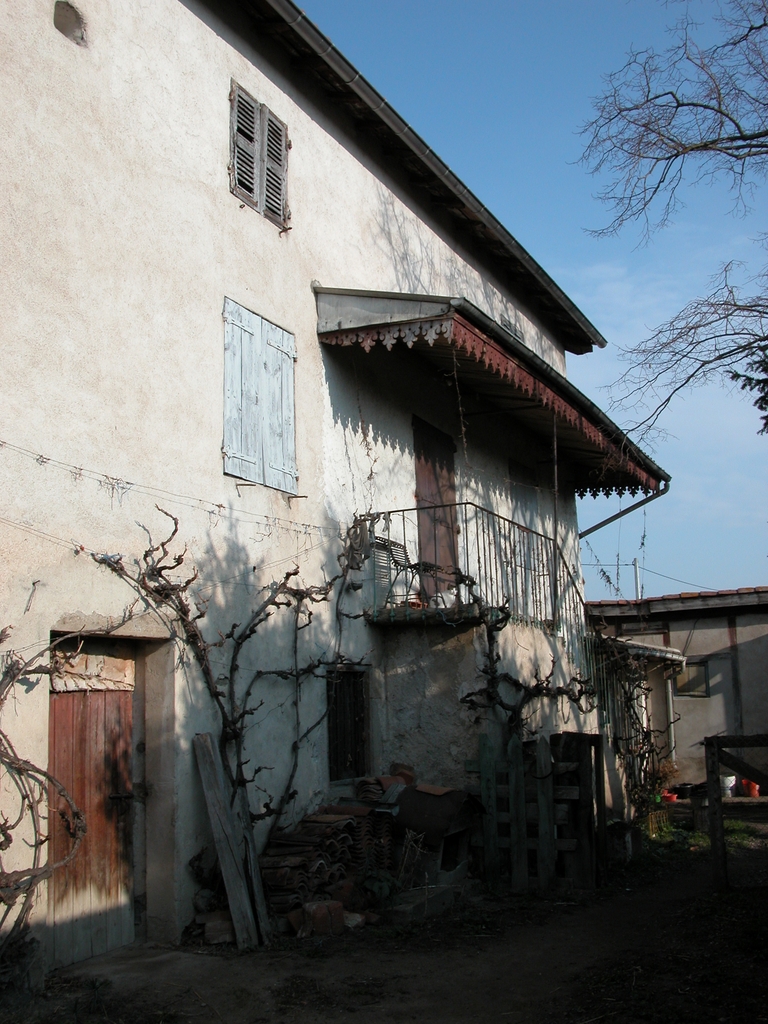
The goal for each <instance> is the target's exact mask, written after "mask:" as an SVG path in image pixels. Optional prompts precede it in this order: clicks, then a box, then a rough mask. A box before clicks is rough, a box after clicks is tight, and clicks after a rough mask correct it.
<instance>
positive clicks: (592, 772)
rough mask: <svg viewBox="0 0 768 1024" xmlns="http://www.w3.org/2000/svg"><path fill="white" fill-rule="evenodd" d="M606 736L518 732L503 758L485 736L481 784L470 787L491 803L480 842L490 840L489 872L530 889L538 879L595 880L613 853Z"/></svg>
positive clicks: (474, 765)
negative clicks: (524, 735) (609, 848)
mask: <svg viewBox="0 0 768 1024" xmlns="http://www.w3.org/2000/svg"><path fill="white" fill-rule="evenodd" d="M602 742H603V738H602V736H598V735H585V734H583V733H568V732H564V733H556V734H554V735H553V736H551V737H550V739H549V740H547V739H545V738H543V737H542V738H540V739H539V740H535V741H531V742H526V743H523V742H522V741H521V740H520V739H519V738H518V737H513V738H512V739H511V740H510V741H509V744H508V745H507V750H506V758H505V759H503V760H501V761H500V760H498V759H497V757H496V755H495V753H494V749H493V746H492V744H491V741H490V739H489V737H488V736H485V735H483V736H481V737H480V746H479V751H478V758H477V761H467V762H466V769H467V771H468V772H477V773H478V774H479V776H480V785H479V786H470V787H468V790H469V792H471V793H475V795H477V796H479V797H480V800H481V801H482V804H483V809H484V811H485V813H484V815H483V825H482V831H480V832H478V833H476V834H475V835H474V836H473V839H472V844H473V846H475V847H478V848H482V861H483V865H484V872H485V879H486V881H487V882H488V883H490V884H491V885H493V884H496V883H497V882H499V880H500V879H501V877H502V876H508V878H509V883H510V886H511V888H512V889H513V890H515V891H518V892H522V891H524V890H526V889H527V888H528V886H529V884H531V880H532V879H535V880H536V884H538V887H539V889H541V890H543V891H547V890H550V889H552V888H554V887H555V886H556V885H557V884H558V880H559V879H568V880H570V884H571V885H572V886H574V887H576V888H580V889H589V888H593V887H594V886H595V884H596V883H597V881H598V879H599V878H601V877H602V874H603V872H604V865H605V860H606V832H605V783H604V778H605V777H604V771H603V746H602Z"/></svg>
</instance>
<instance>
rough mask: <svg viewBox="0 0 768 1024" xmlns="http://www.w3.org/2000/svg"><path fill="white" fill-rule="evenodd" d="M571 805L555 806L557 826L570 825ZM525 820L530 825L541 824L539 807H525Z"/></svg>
mask: <svg viewBox="0 0 768 1024" xmlns="http://www.w3.org/2000/svg"><path fill="white" fill-rule="evenodd" d="M569 806H570V804H557V803H556V804H555V824H556V825H566V824H567V823H568V808H569ZM525 820H526V821H527V822H528V823H529V824H530V825H537V824H538V822H539V805H538V804H526V805H525Z"/></svg>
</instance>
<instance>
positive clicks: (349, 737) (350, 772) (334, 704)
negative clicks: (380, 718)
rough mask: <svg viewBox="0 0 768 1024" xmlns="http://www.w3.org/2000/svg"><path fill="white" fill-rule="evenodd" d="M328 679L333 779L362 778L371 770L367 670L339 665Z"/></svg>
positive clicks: (329, 762) (329, 744) (329, 750)
mask: <svg viewBox="0 0 768 1024" xmlns="http://www.w3.org/2000/svg"><path fill="white" fill-rule="evenodd" d="M326 683H327V700H328V768H329V772H330V778H331V782H335V781H337V780H339V779H355V778H359V777H360V776H361V775H365V773H366V771H367V770H368V765H367V761H368V757H367V754H368V744H367V740H368V730H367V720H368V715H367V707H366V703H367V702H366V699H365V672H360V671H356V670H353V669H348V668H346V667H343V666H339V667H337V668H334V669H329V670H328V673H327V675H326Z"/></svg>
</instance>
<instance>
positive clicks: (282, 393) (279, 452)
mask: <svg viewBox="0 0 768 1024" xmlns="http://www.w3.org/2000/svg"><path fill="white" fill-rule="evenodd" d="M295 359H296V345H295V342H294V337H293V335H292V334H289V333H288V331H284V330H282V328H280V327H277V326H276V325H275V324H271V323H270V322H269V321H268V320H264V319H263V318H262V317H260V316H257V314H256V313H252V312H251V311H250V310H249V309H245V308H244V307H243V306H239V305H238V304H237V303H236V302H233V301H232V299H225V300H224V445H223V448H222V452H223V454H224V472H225V473H227V474H229V475H230V476H237V477H240V479H241V480H249V481H251V482H252V483H256V484H265V485H266V486H267V487H275V488H277V490H279V491H287V492H288V493H289V494H297V493H298V487H297V480H298V477H297V474H296V437H295V429H294V411H293V410H294V398H293V364H294V361H295Z"/></svg>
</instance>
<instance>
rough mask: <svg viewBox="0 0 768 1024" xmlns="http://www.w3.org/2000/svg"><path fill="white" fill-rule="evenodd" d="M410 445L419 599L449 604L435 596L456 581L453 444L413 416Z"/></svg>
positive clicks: (450, 439) (447, 437)
mask: <svg viewBox="0 0 768 1024" xmlns="http://www.w3.org/2000/svg"><path fill="white" fill-rule="evenodd" d="M413 447H414V454H415V462H416V507H417V509H418V512H417V518H418V530H419V562H421V564H422V565H421V573H420V576H421V594H422V599H423V600H426V601H436V602H437V603H438V604H441V603H442V604H449V603H450V604H452V603H453V602H452V601H449V599H448V596H447V595H445V596H444V597H443V598H442V599H441V598H440V597H439V596H438V595H441V594H445V592H446V591H447V590H448V588H449V587H453V586H455V584H456V573H455V571H454V570H455V569H456V567H457V564H458V551H457V543H456V535H457V532H458V531H457V527H456V470H455V467H454V463H453V456H454V453H455V451H456V445H455V444H454V443H453V439H452V438H451V437H449V436H448V434H444V433H443V432H442V430H438V429H437V428H436V427H433V426H431V425H430V424H429V423H425V422H424V420H421V419H419V417H418V416H414V417H413Z"/></svg>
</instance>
